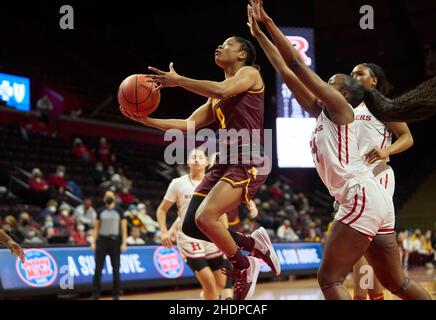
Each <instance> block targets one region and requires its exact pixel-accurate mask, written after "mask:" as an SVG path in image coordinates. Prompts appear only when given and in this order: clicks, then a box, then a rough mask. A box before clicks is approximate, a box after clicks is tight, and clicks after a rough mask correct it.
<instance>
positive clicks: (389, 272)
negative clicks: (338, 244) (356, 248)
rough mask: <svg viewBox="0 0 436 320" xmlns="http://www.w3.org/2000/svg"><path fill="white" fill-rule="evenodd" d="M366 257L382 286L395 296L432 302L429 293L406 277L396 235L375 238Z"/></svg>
mask: <svg viewBox="0 0 436 320" xmlns="http://www.w3.org/2000/svg"><path fill="white" fill-rule="evenodd" d="M365 256H366V258H367V259H368V262H369V263H370V264H371V266H372V267H373V268H374V271H375V273H376V275H377V277H378V279H379V280H380V282H381V284H382V285H383V286H384V287H385V288H386V289H388V290H389V291H391V292H392V293H393V294H395V295H397V296H398V297H400V298H401V299H408V300H412V299H413V300H431V296H430V295H429V294H428V292H427V291H425V290H424V289H423V288H422V287H421V286H420V285H419V284H417V283H416V282H414V281H412V280H409V278H407V277H405V276H404V274H403V272H402V270H401V263H400V255H399V251H398V244H397V239H396V234H395V233H391V234H381V235H377V236H375V237H374V239H373V241H372V243H371V245H370V246H369V248H368V250H367V252H366V254H365Z"/></svg>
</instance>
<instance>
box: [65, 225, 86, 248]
mask: <svg viewBox="0 0 436 320" xmlns="http://www.w3.org/2000/svg"><path fill="white" fill-rule="evenodd" d="M70 241H71V242H72V243H74V244H81V245H88V244H90V242H88V235H87V233H86V231H85V225H84V224H83V223H81V222H77V224H76V228H75V229H74V230H72V231H71V239H70Z"/></svg>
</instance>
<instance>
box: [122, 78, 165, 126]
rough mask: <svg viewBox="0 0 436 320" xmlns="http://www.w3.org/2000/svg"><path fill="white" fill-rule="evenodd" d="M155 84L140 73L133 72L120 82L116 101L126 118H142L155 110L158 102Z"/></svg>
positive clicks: (157, 91) (158, 93)
mask: <svg viewBox="0 0 436 320" xmlns="http://www.w3.org/2000/svg"><path fill="white" fill-rule="evenodd" d="M156 87H157V84H156V83H154V82H153V81H152V80H151V78H149V77H147V76H146V75H142V74H134V75H131V76H129V77H127V78H126V79H124V81H123V82H121V85H120V87H119V89H118V102H119V104H120V106H121V112H122V113H123V114H124V115H125V116H126V117H128V118H144V117H146V116H148V115H149V114H151V113H152V112H153V111H154V110H156V108H157V106H158V105H159V102H160V91H159V90H154V89H155V88H156Z"/></svg>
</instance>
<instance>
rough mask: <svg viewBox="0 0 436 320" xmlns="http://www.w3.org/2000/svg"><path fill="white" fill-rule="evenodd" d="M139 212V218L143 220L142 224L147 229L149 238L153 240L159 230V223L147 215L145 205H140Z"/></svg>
mask: <svg viewBox="0 0 436 320" xmlns="http://www.w3.org/2000/svg"><path fill="white" fill-rule="evenodd" d="M137 211H138V218H139V219H140V220H141V223H142V225H143V226H144V228H145V232H146V235H147V237H148V238H153V237H154V236H155V234H156V232H157V231H158V230H159V223H157V221H155V220H154V219H153V218H152V217H151V216H149V215H148V214H147V209H146V206H145V204H144V203H138V206H137Z"/></svg>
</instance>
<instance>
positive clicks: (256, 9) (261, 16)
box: [249, 0, 270, 23]
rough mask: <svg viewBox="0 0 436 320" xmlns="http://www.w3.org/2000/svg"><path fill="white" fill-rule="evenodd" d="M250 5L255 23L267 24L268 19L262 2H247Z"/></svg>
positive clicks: (258, 0)
mask: <svg viewBox="0 0 436 320" xmlns="http://www.w3.org/2000/svg"><path fill="white" fill-rule="evenodd" d="M249 1H250V5H251V7H252V8H253V17H254V19H256V21H259V22H262V23H265V22H267V21H268V20H269V19H270V17H269V16H268V14H267V13H266V12H265V9H264V8H263V1H262V0H249Z"/></svg>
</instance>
